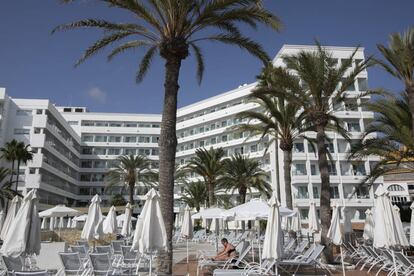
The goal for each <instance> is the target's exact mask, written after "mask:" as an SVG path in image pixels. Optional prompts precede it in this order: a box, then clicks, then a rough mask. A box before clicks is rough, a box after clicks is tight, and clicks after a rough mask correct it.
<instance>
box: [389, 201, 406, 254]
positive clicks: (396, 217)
mask: <svg viewBox="0 0 414 276" xmlns="http://www.w3.org/2000/svg"><path fill="white" fill-rule="evenodd" d="M393 212H394V223H395V228H396V230H397V233H398V239H399V245H400V246H402V247H409V246H410V244H409V242H408V240H407V237H406V236H405V232H404V227H403V224H402V222H401V216H400V208H398V206H395V205H394V206H393Z"/></svg>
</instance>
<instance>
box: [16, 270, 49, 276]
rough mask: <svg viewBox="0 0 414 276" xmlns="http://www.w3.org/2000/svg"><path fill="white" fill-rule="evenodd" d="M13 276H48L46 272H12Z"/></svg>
mask: <svg viewBox="0 0 414 276" xmlns="http://www.w3.org/2000/svg"><path fill="white" fill-rule="evenodd" d="M13 275H15V276H49V274H48V273H47V270H40V271H19V272H14V274H13Z"/></svg>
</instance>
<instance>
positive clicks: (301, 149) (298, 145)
mask: <svg viewBox="0 0 414 276" xmlns="http://www.w3.org/2000/svg"><path fill="white" fill-rule="evenodd" d="M293 152H296V153H299V152H305V146H304V144H303V143H294V144H293Z"/></svg>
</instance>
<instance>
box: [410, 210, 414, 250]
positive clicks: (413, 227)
mask: <svg viewBox="0 0 414 276" xmlns="http://www.w3.org/2000/svg"><path fill="white" fill-rule="evenodd" d="M410 209H411V222H410V245H412V246H414V202H413V203H411V206H410Z"/></svg>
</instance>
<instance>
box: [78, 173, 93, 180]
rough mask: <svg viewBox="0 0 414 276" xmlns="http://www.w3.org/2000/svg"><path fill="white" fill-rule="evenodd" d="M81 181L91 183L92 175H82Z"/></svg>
mask: <svg viewBox="0 0 414 276" xmlns="http://www.w3.org/2000/svg"><path fill="white" fill-rule="evenodd" d="M80 181H91V175H90V174H81V175H80Z"/></svg>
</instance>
